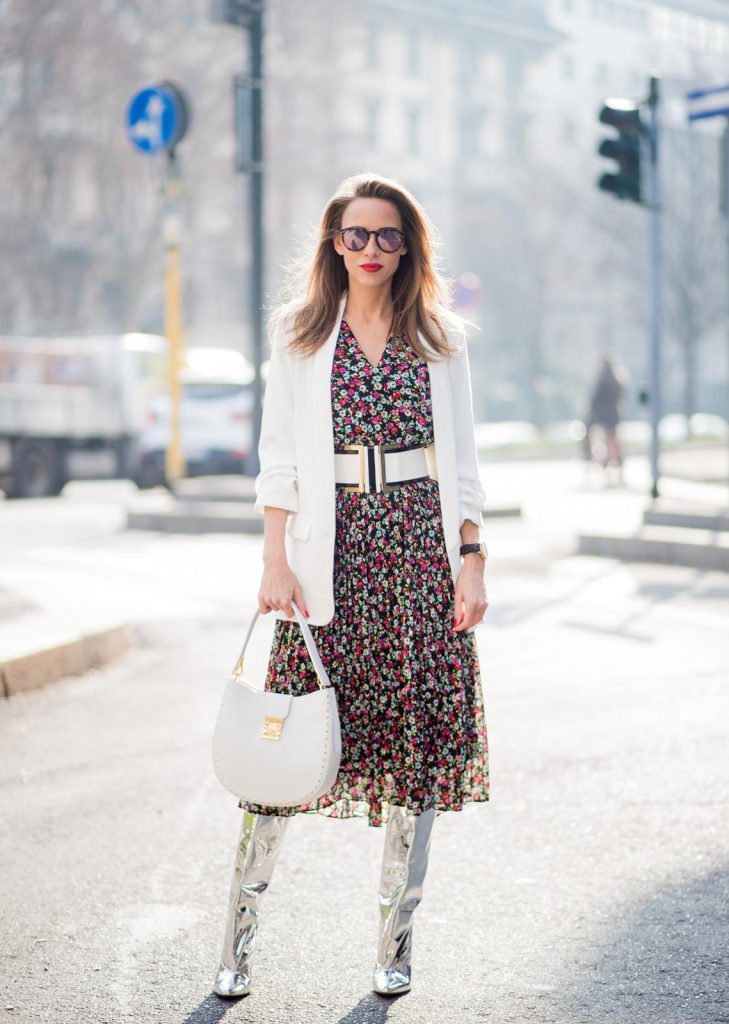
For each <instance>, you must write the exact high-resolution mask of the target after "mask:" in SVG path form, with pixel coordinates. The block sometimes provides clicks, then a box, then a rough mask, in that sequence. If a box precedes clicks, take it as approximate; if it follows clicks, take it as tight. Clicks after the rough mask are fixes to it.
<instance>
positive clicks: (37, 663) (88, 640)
mask: <svg viewBox="0 0 729 1024" xmlns="http://www.w3.org/2000/svg"><path fill="white" fill-rule="evenodd" d="M135 645H136V634H135V631H134V629H133V628H132V627H131V626H129V625H122V626H113V627H111V628H110V629H103V630H100V631H99V632H98V633H89V634H87V635H86V636H80V637H77V638H76V639H74V640H69V641H68V642H67V643H63V644H56V645H55V646H53V647H47V648H45V649H42V650H37V651H31V652H29V653H28V654H23V655H20V656H19V657H17V658H9V659H8V660H7V661H3V662H0V697H12V696H13V695H15V694H17V693H24V692H26V691H28V690H36V689H39V688H40V687H42V686H46V685H48V684H49V683H55V682H58V681H60V680H62V679H67V678H68V677H69V676H81V675H84V674H85V673H86V672H89V671H90V670H91V669H95V668H101V667H102V666H103V665H107V664H108V663H109V662H111V661H114V660H115V659H116V658H119V657H121V656H122V655H123V654H127V653H128V652H129V651H130V650H131V649H132V647H134V646H135Z"/></svg>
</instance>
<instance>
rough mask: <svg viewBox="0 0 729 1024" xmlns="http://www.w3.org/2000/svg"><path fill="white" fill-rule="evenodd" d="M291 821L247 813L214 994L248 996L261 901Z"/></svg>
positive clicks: (244, 814) (242, 825) (237, 854)
mask: <svg viewBox="0 0 729 1024" xmlns="http://www.w3.org/2000/svg"><path fill="white" fill-rule="evenodd" d="M288 821H289V819H288V817H283V816H279V815H275V814H271V815H264V814H253V813H252V812H251V811H244V812H243V821H242V823H241V829H240V837H239V839H238V847H237V850H236V857H235V867H234V869H233V882H232V884H231V888H230V901H229V905H228V920H227V923H226V927H225V938H224V940H223V952H222V954H221V957H220V967H219V968H218V973H217V974H216V975H215V983H214V985H213V991H214V992H215V993H216V994H217V995H219V996H225V997H228V998H235V997H237V996H244V995H246V994H247V993H248V992H249V991H250V987H251V968H250V963H249V960H250V956H251V953H252V952H253V947H254V945H255V943H256V936H257V933H258V911H259V909H260V905H261V898H262V896H263V894H264V893H265V891H266V889H267V888H268V885H269V882H270V881H271V875H272V873H273V868H274V865H275V863H276V860H277V858H278V854H279V851H280V849H281V840H282V838H283V834H284V832H285V830H286V825H287V824H288Z"/></svg>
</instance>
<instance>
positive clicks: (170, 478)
mask: <svg viewBox="0 0 729 1024" xmlns="http://www.w3.org/2000/svg"><path fill="white" fill-rule="evenodd" d="M166 161H167V162H166V168H165V194H164V214H163V231H164V242H165V318H164V319H165V328H164V330H165V337H166V338H167V346H168V347H167V380H168V388H169V395H170V437H169V443H168V446H167V450H166V452H165V479H166V480H167V482H168V483H169V484H174V483H175V482H176V481H178V480H179V479H181V477H183V476H184V475H185V459H184V455H183V452H182V437H181V423H180V406H181V402H182V387H181V384H180V370H181V368H182V365H183V338H182V285H181V280H180V277H181V275H180V234H181V230H180V223H181V212H180V198H181V192H182V180H181V177H180V168H179V164H178V163H177V159H176V157H175V151H174V149H173V150H170V151H169V152H168V153H167V155H166Z"/></svg>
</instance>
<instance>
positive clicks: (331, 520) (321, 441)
mask: <svg viewBox="0 0 729 1024" xmlns="http://www.w3.org/2000/svg"><path fill="white" fill-rule="evenodd" d="M346 303H347V292H346V291H345V292H343V294H342V298H341V300H340V302H339V311H338V313H337V318H336V322H335V324H334V327H333V328H332V330H331V331H330V333H329V337H328V338H327V340H326V341H325V342H324V344H323V345H321V346H320V347H319V348H318V349H317V350H316V352H315V353H314V355H313V356H312V358H311V360H309V363H310V378H309V381H308V385H309V389H310V395H311V403H312V414H313V421H314V422H313V436H314V459H315V462H316V468H317V480H318V487H317V491H318V494H319V502H318V504H319V514H320V516H321V522H322V523H323V524H325V529H326V531H327V532H328V533H331V534H332V535H334V532H335V528H336V506H335V501H334V495H335V493H336V488H335V483H334V421H333V419H332V399H331V377H332V364H333V362H334V352H335V350H336V347H337V338H338V337H339V325H340V324H341V322H342V317H343V315H344V307H345V305H346Z"/></svg>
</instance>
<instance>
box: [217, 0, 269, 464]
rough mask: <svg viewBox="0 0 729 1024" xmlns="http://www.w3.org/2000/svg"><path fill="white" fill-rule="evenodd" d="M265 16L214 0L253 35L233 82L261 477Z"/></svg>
mask: <svg viewBox="0 0 729 1024" xmlns="http://www.w3.org/2000/svg"><path fill="white" fill-rule="evenodd" d="M263 11H264V0H211V5H210V17H211V18H212V20H213V21H217V22H220V23H222V24H225V25H234V26H235V27H236V28H242V29H244V30H247V31H248V74H247V75H245V74H238V75H236V76H235V78H234V80H233V89H234V101H235V141H236V154H235V169H236V171H239V172H241V173H243V174H247V175H248V178H249V196H248V198H249V211H248V219H249V222H250V226H249V231H250V246H249V250H250V254H251V264H250V272H249V295H250V306H249V318H250V324H251V348H252V350H253V351H252V355H253V367H254V370H255V375H254V378H253V445H252V451H251V458H250V470H251V471H252V472H254V473H258V472H259V470H260V463H259V461H258V441H259V438H260V435H261V413H262V407H263V380H262V378H261V362H262V360H263V333H264V332H263Z"/></svg>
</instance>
